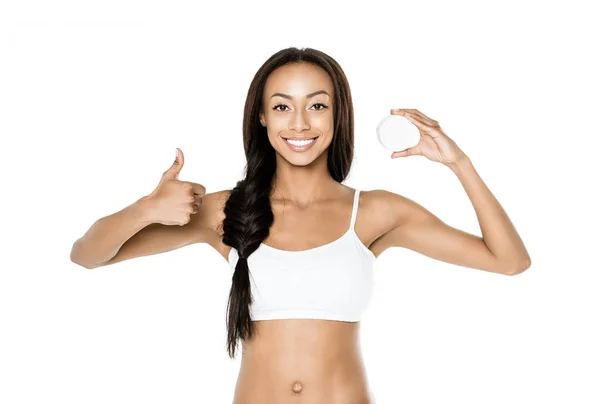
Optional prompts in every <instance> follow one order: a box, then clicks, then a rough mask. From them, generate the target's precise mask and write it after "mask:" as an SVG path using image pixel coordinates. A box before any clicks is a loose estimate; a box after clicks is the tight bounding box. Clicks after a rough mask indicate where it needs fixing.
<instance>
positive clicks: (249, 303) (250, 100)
mask: <svg viewBox="0 0 600 404" xmlns="http://www.w3.org/2000/svg"><path fill="white" fill-rule="evenodd" d="M391 113H392V114H397V115H401V116H404V117H405V118H406V119H408V120H409V121H410V122H412V123H413V124H414V125H415V126H416V127H417V128H418V129H419V132H420V134H421V139H420V142H419V144H417V145H416V146H415V147H413V148H410V149H407V150H405V151H399V152H394V153H393V154H392V158H396V157H401V156H411V155H422V156H425V157H427V158H428V159H430V160H432V161H435V162H438V163H441V164H444V165H446V166H447V167H449V168H450V169H452V170H453V172H455V173H456V175H457V176H458V177H459V179H460V181H461V183H462V184H463V186H464V187H465V190H466V192H467V194H468V196H469V198H470V200H471V202H472V203H473V205H474V207H475V210H476V213H477V217H478V219H479V222H480V225H481V229H482V233H483V234H484V236H485V237H484V238H482V237H478V236H475V235H472V234H469V233H466V232H463V231H460V230H458V229H455V228H453V227H450V226H448V225H446V224H445V223H444V222H442V221H441V220H440V219H438V218H437V217H436V216H434V215H433V214H432V213H430V212H429V211H427V210H426V209H425V208H423V207H422V206H421V205H419V204H417V203H416V202H414V201H412V200H410V199H408V198H405V197H402V196H400V195H397V194H394V193H392V192H388V191H384V190H373V191H367V192H359V191H358V190H354V189H352V188H350V187H348V186H346V185H343V184H342V182H343V181H344V179H345V178H346V177H347V175H348V172H349V171H350V166H351V162H352V158H353V143H354V133H353V129H354V126H353V109H352V98H351V94H350V88H349V85H348V81H347V80H346V76H345V75H344V73H343V71H342V69H341V67H340V66H339V65H338V64H337V62H335V60H333V59H332V58H331V57H330V56H328V55H326V54H324V53H322V52H320V51H317V50H314V49H310V48H304V49H297V48H288V49H284V50H281V51H279V52H277V53H275V54H274V55H272V56H271V57H270V58H269V59H268V60H267V61H266V62H265V63H264V64H263V66H261V68H260V69H259V70H258V72H257V73H256V75H255V77H254V79H253V81H252V83H251V84H250V88H249V91H248V96H247V99H246V104H245V109H244V123H243V139H244V150H245V153H246V158H247V166H246V177H245V178H244V179H243V180H241V181H239V182H238V183H237V185H236V187H235V188H233V189H232V190H225V191H219V192H215V193H211V194H206V193H205V189H204V187H203V186H202V185H200V184H195V183H191V182H184V181H179V180H178V174H179V172H180V170H181V168H182V166H183V153H181V151H179V150H178V151H177V157H176V160H175V162H174V163H173V165H172V166H171V167H170V168H169V169H168V170H167V171H165V173H164V174H163V177H162V179H161V181H160V183H159V185H158V186H157V188H156V189H155V190H154V191H153V192H152V193H151V194H149V195H148V196H145V197H143V198H141V199H140V200H138V201H137V202H135V203H134V204H133V205H130V206H128V207H127V208H125V209H124V210H122V211H120V212H117V213H115V214H113V215H111V216H108V217H106V218H103V219H101V220H99V221H98V222H97V223H95V224H94V226H92V228H91V229H90V230H89V231H88V232H87V233H86V235H85V236H84V237H82V238H81V239H79V240H78V241H77V242H76V243H75V245H74V246H73V251H72V253H71V259H72V260H73V261H74V262H77V263H79V264H80V265H83V266H85V267H86V268H96V267H99V266H103V265H110V264H113V263H116V262H119V261H122V260H125V259H131V258H134V257H138V256H142V255H150V254H156V253H160V252H165V251H170V250H173V249H175V248H180V247H183V246H185V245H189V244H192V243H197V242H206V243H208V244H210V245H211V246H212V247H214V248H215V249H216V250H217V251H218V252H219V253H220V254H221V255H222V256H223V257H224V258H225V259H226V260H227V261H228V262H229V264H230V267H231V269H232V271H233V274H232V286H231V292H230V295H229V302H228V305H227V319H226V320H227V321H226V323H227V330H228V340H227V348H228V352H229V355H230V357H232V358H234V357H235V353H236V347H237V342H238V340H241V341H242V363H241V367H240V373H239V377H238V381H237V384H236V389H235V393H234V398H233V402H234V404H254V403H261V404H264V403H278V404H286V403H292V402H294V403H295V402H303V403H311V404H312V403H329V404H352V403H355V404H363V403H365V404H367V403H368V404H372V403H374V402H375V397H374V394H373V392H372V391H371V390H370V388H369V384H368V379H367V375H366V373H365V367H364V364H363V360H362V357H361V352H360V341H359V324H360V321H359V320H360V317H361V315H362V313H363V312H364V310H365V309H366V307H367V305H368V303H369V300H370V297H371V291H372V264H373V263H374V261H375V260H376V258H377V257H378V256H379V255H380V254H381V253H382V252H383V251H385V250H386V249H387V248H390V247H395V246H399V247H404V248H409V249H412V250H414V251H417V252H419V253H421V254H424V255H427V256H429V257H431V258H434V259H438V260H441V261H444V262H448V263H453V264H456V265H462V266H465V267H469V268H476V269H481V270H485V271H490V272H496V273H499V274H505V275H514V274H517V273H520V272H522V271H524V270H525V269H527V268H528V267H529V265H530V262H531V261H530V258H529V255H528V253H527V250H526V249H525V246H524V245H523V243H522V241H521V239H520V237H519V235H518V234H517V232H516V230H515V228H514V227H513V225H512V224H511V222H510V220H509V218H508V216H507V215H506V213H505V212H504V210H503V209H502V207H501V206H500V204H499V203H498V201H497V200H496V199H495V198H494V196H493V195H492V194H491V192H490V191H489V190H488V189H487V187H486V186H485V184H484V183H483V181H482V180H481V179H480V178H479V176H478V175H477V173H476V171H475V169H474V168H473V166H472V164H471V161H470V159H469V158H468V157H467V156H466V155H465V153H463V152H462V150H461V149H459V148H458V146H457V145H456V143H455V142H453V141H452V140H451V139H450V138H449V137H448V136H447V135H446V134H445V133H444V132H443V131H442V129H441V128H440V126H439V124H438V122H436V121H435V120H433V119H431V118H428V117H427V116H425V115H424V114H423V113H421V112H419V111H417V110H415V109H409V110H407V109H401V110H392V112H391ZM175 224H178V225H179V226H174V225H175ZM109 229H110V230H109Z"/></svg>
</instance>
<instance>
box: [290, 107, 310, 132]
mask: <svg viewBox="0 0 600 404" xmlns="http://www.w3.org/2000/svg"><path fill="white" fill-rule="evenodd" d="M309 128H310V126H308V123H307V122H306V119H304V110H303V109H301V108H299V109H298V110H296V112H294V113H293V114H292V118H291V122H290V130H295V131H297V132H302V131H303V130H304V129H309Z"/></svg>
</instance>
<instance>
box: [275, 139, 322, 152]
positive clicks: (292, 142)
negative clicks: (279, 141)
mask: <svg viewBox="0 0 600 404" xmlns="http://www.w3.org/2000/svg"><path fill="white" fill-rule="evenodd" d="M317 138H318V136H316V137H307V138H300V139H299V138H285V137H284V138H283V139H284V140H285V143H286V144H287V145H288V146H289V148H290V149H291V150H293V151H297V152H302V151H306V150H308V149H310V148H311V147H312V145H314V144H315V143H316V142H317Z"/></svg>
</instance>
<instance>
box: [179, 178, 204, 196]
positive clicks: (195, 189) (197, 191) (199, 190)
mask: <svg viewBox="0 0 600 404" xmlns="http://www.w3.org/2000/svg"><path fill="white" fill-rule="evenodd" d="M181 182H185V183H186V184H190V185H191V186H192V193H193V194H194V195H205V194H206V188H205V187H204V185H202V184H198V183H196V182H190V181H181Z"/></svg>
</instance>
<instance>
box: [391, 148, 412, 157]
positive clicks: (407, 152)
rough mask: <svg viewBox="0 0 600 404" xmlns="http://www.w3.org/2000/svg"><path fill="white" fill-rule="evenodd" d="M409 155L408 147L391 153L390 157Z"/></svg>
mask: <svg viewBox="0 0 600 404" xmlns="http://www.w3.org/2000/svg"><path fill="white" fill-rule="evenodd" d="M406 156H410V153H409V149H406V150H402V151H399V152H394V153H392V158H396V157H406Z"/></svg>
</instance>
